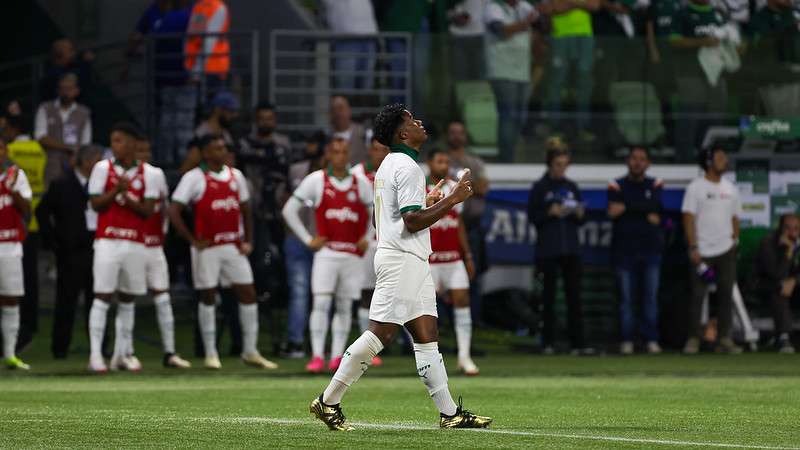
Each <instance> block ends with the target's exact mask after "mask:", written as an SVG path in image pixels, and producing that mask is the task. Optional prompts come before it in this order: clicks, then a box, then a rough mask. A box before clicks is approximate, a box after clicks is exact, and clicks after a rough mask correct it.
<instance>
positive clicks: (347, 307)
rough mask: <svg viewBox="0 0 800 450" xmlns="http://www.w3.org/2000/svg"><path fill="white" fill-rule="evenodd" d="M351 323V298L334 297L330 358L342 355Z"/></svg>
mask: <svg viewBox="0 0 800 450" xmlns="http://www.w3.org/2000/svg"><path fill="white" fill-rule="evenodd" d="M352 325H353V300H351V299H349V298H339V297H337V298H336V311H334V312H333V323H332V324H331V359H333V358H336V357H337V356H342V353H344V346H345V345H347V336H349V335H350V327H351V326H352Z"/></svg>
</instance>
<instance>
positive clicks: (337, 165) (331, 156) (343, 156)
mask: <svg viewBox="0 0 800 450" xmlns="http://www.w3.org/2000/svg"><path fill="white" fill-rule="evenodd" d="M327 153H328V161H329V162H330V165H331V167H332V168H333V170H336V171H340V170H345V169H346V168H347V162H348V161H349V160H350V150H349V147H348V146H347V141H345V140H344V139H334V140H333V141H332V142H331V143H330V144H328V152H327Z"/></svg>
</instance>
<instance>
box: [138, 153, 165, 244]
mask: <svg viewBox="0 0 800 450" xmlns="http://www.w3.org/2000/svg"><path fill="white" fill-rule="evenodd" d="M145 170H146V171H147V170H151V171H153V174H154V175H153V180H154V182H155V184H156V189H157V190H158V200H156V204H155V208H154V209H153V214H151V215H150V216H149V217H148V218H147V219H145V222H144V245H146V246H147V247H161V246H162V245H164V236H165V235H166V233H167V216H166V208H167V200H168V199H169V186H168V185H167V177H166V176H165V175H164V171H163V170H161V169H160V168H158V167H155V166H152V165H150V164H147V163H145Z"/></svg>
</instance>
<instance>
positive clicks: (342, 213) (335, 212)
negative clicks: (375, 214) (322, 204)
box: [325, 206, 358, 223]
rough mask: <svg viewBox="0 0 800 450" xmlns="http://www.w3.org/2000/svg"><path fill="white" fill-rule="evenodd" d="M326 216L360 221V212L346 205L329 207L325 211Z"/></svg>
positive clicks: (347, 220)
mask: <svg viewBox="0 0 800 450" xmlns="http://www.w3.org/2000/svg"><path fill="white" fill-rule="evenodd" d="M325 218H326V219H328V220H337V221H339V222H341V223H344V222H358V213H357V212H355V211H353V210H352V209H350V208H349V207H347V206H345V207H344V208H337V209H329V210H327V211H325Z"/></svg>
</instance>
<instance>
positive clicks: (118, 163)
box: [114, 158, 139, 170]
mask: <svg viewBox="0 0 800 450" xmlns="http://www.w3.org/2000/svg"><path fill="white" fill-rule="evenodd" d="M114 165H115V166H120V167H122V168H123V169H125V170H128V169H130V168H131V167H136V166H138V165H139V160H137V159H134V160H133V165H131V167H125V166H123V165H122V163H121V162H120V161H119V160H118V159H117V158H114Z"/></svg>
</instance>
